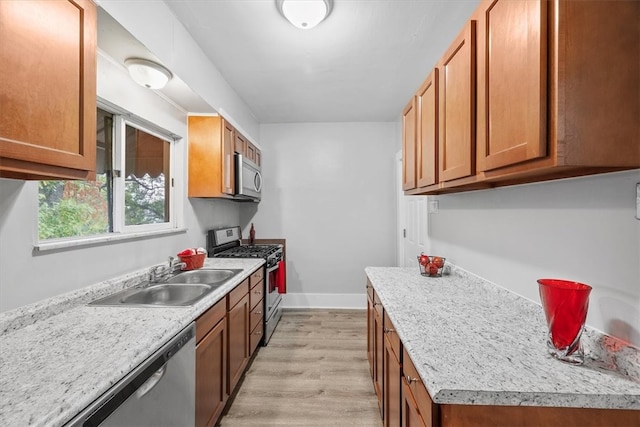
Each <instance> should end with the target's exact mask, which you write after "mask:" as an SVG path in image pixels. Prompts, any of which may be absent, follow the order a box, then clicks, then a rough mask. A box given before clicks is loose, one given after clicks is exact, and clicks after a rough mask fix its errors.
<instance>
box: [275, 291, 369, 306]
mask: <svg viewBox="0 0 640 427" xmlns="http://www.w3.org/2000/svg"><path fill="white" fill-rule="evenodd" d="M282 308H344V309H354V308H356V309H365V308H367V294H302V293H295V294H292V293H287V294H284V295H282Z"/></svg>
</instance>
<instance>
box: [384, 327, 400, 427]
mask: <svg viewBox="0 0 640 427" xmlns="http://www.w3.org/2000/svg"><path fill="white" fill-rule="evenodd" d="M401 376H402V373H401V372H400V361H399V360H398V355H396V354H395V353H394V351H393V344H391V341H390V339H389V336H388V333H386V329H385V337H384V382H383V383H384V394H383V395H384V411H383V412H384V427H400V422H401V421H402V420H401V414H400V410H401V406H400V405H401V403H400V384H401Z"/></svg>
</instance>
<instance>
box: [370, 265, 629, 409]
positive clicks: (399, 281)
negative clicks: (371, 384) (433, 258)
mask: <svg viewBox="0 0 640 427" xmlns="http://www.w3.org/2000/svg"><path fill="white" fill-rule="evenodd" d="M417 270H418V269H417V268H384V267H367V268H366V269H365V273H366V275H367V277H368V278H369V280H370V282H371V284H372V285H373V288H374V290H375V292H376V294H377V295H378V296H379V298H380V301H381V302H382V305H383V307H384V309H385V311H386V313H387V314H388V316H389V318H390V320H391V322H392V323H393V327H394V328H395V330H396V331H397V333H398V336H399V337H400V339H401V341H402V343H403V345H404V347H405V348H406V349H407V352H408V354H409V356H410V357H411V360H412V361H413V363H414V365H415V367H416V369H417V370H418V373H419V374H420V376H421V379H422V382H423V384H425V386H426V388H427V390H428V391H429V394H430V395H431V397H432V399H433V401H434V402H435V403H440V404H475V405H509V406H517V405H523V406H556V407H583V408H615V409H640V352H639V351H638V350H637V349H635V348H633V347H629V346H627V345H625V344H624V343H621V342H620V341H619V340H615V339H614V338H612V337H609V336H607V335H604V334H602V333H600V332H598V331H595V330H593V329H591V328H587V331H585V334H583V336H582V342H583V343H584V345H585V352H586V354H587V356H589V357H587V358H586V359H587V360H586V361H585V364H584V365H581V366H576V365H569V364H566V363H563V362H560V361H558V360H555V359H553V358H552V357H551V356H550V355H548V354H547V348H546V333H547V332H546V331H547V328H546V323H545V319H544V313H543V310H542V307H541V306H540V305H539V304H537V303H535V302H533V301H530V300H528V299H525V298H523V297H520V296H518V295H516V294H514V293H512V292H510V291H508V290H506V289H504V288H501V287H499V286H497V285H495V284H492V283H490V282H488V281H485V280H483V279H481V278H479V277H477V276H475V275H472V274H469V273H467V272H465V271H464V270H461V269H458V268H454V269H453V271H452V273H451V274H450V275H448V276H443V277H439V278H429V277H423V276H421V275H420V273H419V272H418V271H417Z"/></svg>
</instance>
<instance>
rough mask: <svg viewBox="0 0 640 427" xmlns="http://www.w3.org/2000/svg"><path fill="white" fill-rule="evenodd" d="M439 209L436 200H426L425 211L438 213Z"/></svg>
mask: <svg viewBox="0 0 640 427" xmlns="http://www.w3.org/2000/svg"><path fill="white" fill-rule="evenodd" d="M439 210H440V204H439V202H438V201H437V200H429V201H428V202H427V213H431V214H434V213H438V211H439Z"/></svg>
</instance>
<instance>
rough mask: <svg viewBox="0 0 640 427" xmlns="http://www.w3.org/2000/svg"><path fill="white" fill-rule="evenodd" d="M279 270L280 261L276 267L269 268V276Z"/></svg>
mask: <svg viewBox="0 0 640 427" xmlns="http://www.w3.org/2000/svg"><path fill="white" fill-rule="evenodd" d="M278 268H280V261H278V262H277V263H276V265H274V266H272V267H269V268H267V274H269V273H273V272H274V271H276V270H277V269H278Z"/></svg>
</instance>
